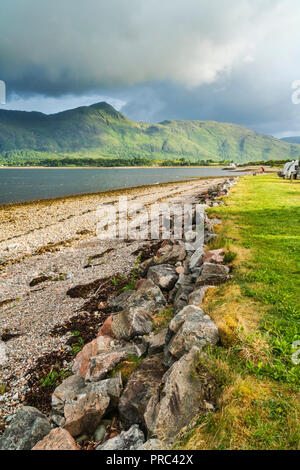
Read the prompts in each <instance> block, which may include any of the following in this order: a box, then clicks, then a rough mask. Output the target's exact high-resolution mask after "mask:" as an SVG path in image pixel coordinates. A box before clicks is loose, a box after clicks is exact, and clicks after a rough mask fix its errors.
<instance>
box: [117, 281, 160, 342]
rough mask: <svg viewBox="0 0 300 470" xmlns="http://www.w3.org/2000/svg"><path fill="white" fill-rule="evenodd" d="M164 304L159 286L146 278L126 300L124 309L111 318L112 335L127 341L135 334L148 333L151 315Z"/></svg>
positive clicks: (150, 328)
mask: <svg viewBox="0 0 300 470" xmlns="http://www.w3.org/2000/svg"><path fill="white" fill-rule="evenodd" d="M165 304H166V301H165V298H164V296H163V294H162V292H161V290H160V288H159V287H158V286H156V285H154V284H153V282H152V281H151V280H147V282H145V283H143V284H142V285H141V286H140V287H139V290H138V291H136V292H135V293H134V294H133V295H131V297H130V298H129V299H128V300H127V307H126V310H123V311H122V312H120V313H119V314H118V315H115V316H114V317H113V318H112V323H111V329H112V331H113V334H114V336H115V337H116V338H117V339H120V340H126V341H128V340H130V339H132V338H135V337H136V336H143V335H148V334H149V333H150V332H151V331H152V329H153V323H152V317H153V316H154V314H155V313H156V312H157V311H158V310H160V309H161V308H162V307H163V306H164V305H165Z"/></svg>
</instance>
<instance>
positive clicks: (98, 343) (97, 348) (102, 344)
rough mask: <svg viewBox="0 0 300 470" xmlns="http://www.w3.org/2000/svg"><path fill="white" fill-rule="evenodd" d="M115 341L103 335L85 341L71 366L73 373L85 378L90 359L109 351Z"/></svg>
mask: <svg viewBox="0 0 300 470" xmlns="http://www.w3.org/2000/svg"><path fill="white" fill-rule="evenodd" d="M115 343H116V342H115V341H113V340H112V338H110V337H105V336H99V337H97V338H96V339H94V340H93V341H90V342H89V343H87V344H86V345H85V346H84V347H83V348H82V350H81V351H80V352H79V353H78V354H77V356H76V357H75V360H74V364H73V368H72V370H73V372H74V374H77V375H81V377H83V378H85V376H86V374H87V371H88V370H89V367H90V359H91V358H92V357H95V356H97V355H99V354H103V353H106V352H109V351H111V350H112V349H113V347H114V345H115Z"/></svg>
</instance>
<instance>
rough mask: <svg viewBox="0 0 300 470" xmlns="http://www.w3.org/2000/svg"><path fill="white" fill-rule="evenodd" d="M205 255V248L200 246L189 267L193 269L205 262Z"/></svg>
mask: <svg viewBox="0 0 300 470" xmlns="http://www.w3.org/2000/svg"><path fill="white" fill-rule="evenodd" d="M203 257H204V250H203V248H202V247H201V248H198V249H197V250H196V251H195V252H194V254H193V255H192V257H191V260H190V263H189V268H190V270H191V271H193V269H195V268H198V267H199V266H201V265H202V264H203Z"/></svg>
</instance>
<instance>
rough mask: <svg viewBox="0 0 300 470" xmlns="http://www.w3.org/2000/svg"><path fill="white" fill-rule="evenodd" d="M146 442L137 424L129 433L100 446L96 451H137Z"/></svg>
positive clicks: (126, 432)
mask: <svg viewBox="0 0 300 470" xmlns="http://www.w3.org/2000/svg"><path fill="white" fill-rule="evenodd" d="M144 442H145V437H144V434H143V432H142V431H141V430H140V429H139V427H138V425H137V424H136V425H134V426H131V428H130V429H128V431H122V432H121V434H119V435H118V436H116V437H113V438H112V439H109V440H108V441H106V442H104V443H103V444H100V446H98V447H97V448H96V450H137V449H138V448H139V447H141V446H142V445H143V443H144Z"/></svg>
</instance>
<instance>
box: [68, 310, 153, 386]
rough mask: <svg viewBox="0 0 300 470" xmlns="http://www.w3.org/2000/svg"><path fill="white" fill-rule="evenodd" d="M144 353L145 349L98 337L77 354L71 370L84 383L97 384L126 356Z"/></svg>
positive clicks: (138, 355) (105, 337) (106, 337)
mask: <svg viewBox="0 0 300 470" xmlns="http://www.w3.org/2000/svg"><path fill="white" fill-rule="evenodd" d="M117 316H118V315H116V317H117ZM114 318H115V317H114ZM144 352H145V348H143V349H141V348H140V347H139V346H138V345H135V344H131V343H121V342H119V341H117V340H113V339H112V338H111V337H108V336H98V337H97V338H96V339H94V340H93V341H91V342H90V343H88V344H86V345H85V346H84V348H83V349H82V350H81V351H80V352H79V353H78V354H77V356H76V358H75V360H74V363H73V368H72V370H73V372H74V373H75V374H76V375H80V376H81V377H82V378H83V379H84V380H86V381H91V382H97V381H99V380H101V379H104V378H105V377H106V376H107V374H108V373H109V372H110V371H111V370H112V369H114V368H115V367H116V366H117V365H118V364H119V362H121V361H123V360H124V359H126V357H127V356H129V355H134V356H137V357H140V356H141V355H142V354H143V353H144Z"/></svg>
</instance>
